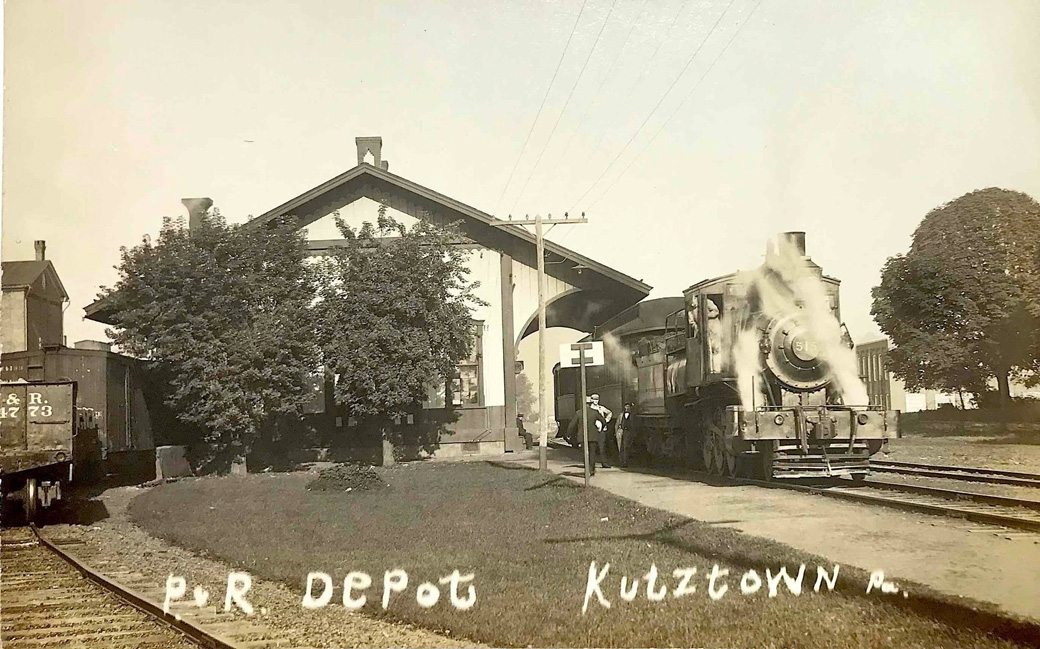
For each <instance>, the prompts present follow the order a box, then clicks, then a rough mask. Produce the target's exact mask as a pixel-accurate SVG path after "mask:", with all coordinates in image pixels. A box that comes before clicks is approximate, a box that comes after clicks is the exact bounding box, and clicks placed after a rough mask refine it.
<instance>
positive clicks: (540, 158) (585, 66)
mask: <svg viewBox="0 0 1040 649" xmlns="http://www.w3.org/2000/svg"><path fill="white" fill-rule="evenodd" d="M615 6H617V0H613V2H611V4H610V11H608V12H607V17H606V18H604V19H603V24H602V25H601V26H600V28H599V33H598V34H596V41H595V42H594V43H593V44H592V49H590V50H589V55H588V56H586V57H585V63H583V64H582V66H581V72H579V73H578V78H577V79H576V80H575V81H574V85H573V86H571V91H570V93H569V94H568V95H567V100H566V101H565V102H564V103H563V110H561V111H560V115H559V117H557V118H556V123H555V124H553V127H552V131H550V132H549V138H548V139H547V140H546V141H545V144H544V145H543V146H542V150H541V152H539V154H538V159H537V160H535V163H534V166H533V167H531V173H529V174H528V175H527V180H525V181H524V186H523V187H522V188H521V189H520V193H519V194H517V196H516V200H515V201H513V207H511V208H510V211H512V210H514V209H516V205H517V203H519V202H520V199H521V198H523V195H524V192H525V191H527V185H528V183H530V182H531V177H532V176H534V172H535V170H536V169H538V165H539V164H541V162H542V156H544V155H545V151H546V149H548V148H549V143H550V142H552V139H553V135H555V134H556V128H557V127H558V126H559V125H560V121H561V120H562V119H563V116H564V114H565V113H566V112H567V107H568V106H570V103H571V98H572V97H573V96H574V91H575V90H576V89H577V88H578V84H579V83H581V79H582V77H583V76H585V68H587V67H588V65H589V61H590V60H591V59H592V55H593V54H594V53H595V51H596V47H597V46H598V45H599V41H600V37H602V36H603V31H604V30H605V29H606V27H607V23H608V22H610V16H611V15H612V14H613V13H614V7H615Z"/></svg>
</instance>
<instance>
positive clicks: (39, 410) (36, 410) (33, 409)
mask: <svg viewBox="0 0 1040 649" xmlns="http://www.w3.org/2000/svg"><path fill="white" fill-rule="evenodd" d="M25 409H26V411H28V413H29V416H30V417H35V416H37V415H39V416H40V417H50V416H52V415H53V414H54V408H52V407H51V406H26V408H25ZM14 410H18V408H14ZM12 416H13V415H12Z"/></svg>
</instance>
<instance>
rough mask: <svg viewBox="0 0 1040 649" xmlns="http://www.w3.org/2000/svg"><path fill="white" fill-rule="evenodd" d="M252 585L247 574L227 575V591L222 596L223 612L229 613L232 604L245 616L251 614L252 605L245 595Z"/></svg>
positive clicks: (232, 573) (235, 573)
mask: <svg viewBox="0 0 1040 649" xmlns="http://www.w3.org/2000/svg"><path fill="white" fill-rule="evenodd" d="M252 585H253V579H252V577H250V576H249V573H248V572H231V573H228V578H227V590H226V591H225V594H224V612H225V613H227V612H229V611H231V603H232V602H234V603H235V605H236V606H238V608H240V609H242V612H243V613H245V614H246V615H252V614H253V605H252V604H250V603H249V601H248V600H246V593H248V592H249V589H250V587H251V586H252Z"/></svg>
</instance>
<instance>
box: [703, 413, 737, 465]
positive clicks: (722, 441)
mask: <svg viewBox="0 0 1040 649" xmlns="http://www.w3.org/2000/svg"><path fill="white" fill-rule="evenodd" d="M724 416H725V410H724V409H721V408H717V409H715V410H713V411H712V412H711V413H710V414H709V415H708V417H707V421H706V422H705V427H704V445H703V447H702V449H703V451H702V452H703V456H704V466H705V468H706V469H707V470H708V472H709V473H710V474H711V475H716V476H726V477H730V478H732V477H734V476H736V475H737V456H736V455H734V454H733V453H732V452H731V451H730V450H729V449H727V448H726V435H725V429H724V428H723V425H722V422H723V417H724Z"/></svg>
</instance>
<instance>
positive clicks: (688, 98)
mask: <svg viewBox="0 0 1040 649" xmlns="http://www.w3.org/2000/svg"><path fill="white" fill-rule="evenodd" d="M764 1H765V0H758V2H757V3H756V4H755V6H754V7H752V8H751V11H750V12H748V15H747V16H746V17H745V18H744V21H743V22H741V23H740V26H738V27H737V29H736V31H734V32H733V35H732V36H731V37H730V39H729V40H728V41H727V42H726V45H725V46H723V48H722V49H721V50H720V51H719V53H718V55H717V56H716V57H715V60H713V61H712V62H711V65H709V66H708V68H707V69H706V70H705V71H704V74H702V75H701V77H700V79H698V80H697V83H696V84H694V86H693V87H692V88H691V89H690V91H689V92H688V93H687V94H686V97H685V98H683V100H682V102H681V103H680V104H679V105H678V106H677V107H676V109H675V110H674V111H672V114H671V115H669V116H668V119H667V120H665V121H664V123H662V124H661V126H660V128H658V129H657V131H656V132H655V133H654V135H653V137H651V138H650V139H649V140H648V141H647V143H646V144H645V145H643V148H642V149H640V150H639V153H637V154H636V156H635V157H634V158H632V161H631V162H629V163H628V166H627V167H625V169H624V171H622V172H621V173H620V174H619V175H618V176H617V177H616V178H615V179H614V180H613V181H612V182H611V183H610V184H609V185H608V186H607V188H606V189H605V190H603V193H601V194H600V195H599V197H598V198H596V200H594V201H593V202H592V203H590V204H589V207H590V208H591V207H592V206H594V205H596V203H599V202H600V201H601V200H603V197H604V196H606V195H607V194H608V193H610V190H611V189H613V188H614V185H616V184H617V183H618V181H620V180H621V178H623V177H624V175H625V174H626V173H628V170H629V169H631V168H632V166H633V165H635V163H636V162H637V161H638V160H639V158H640V157H641V156H642V155H643V153H645V152H646V150H647V149H648V148H650V145H651V144H653V142H654V140H656V139H657V136H658V135H660V134H661V131H663V130H664V129H665V127H666V126H668V124H669V123H670V122H671V121H672V120H673V119H675V116H676V115H677V114H679V111H680V110H682V108H683V106H685V105H686V102H687V101H689V100H690V97H692V96H693V93H694V92H695V91H696V90H697V88H698V87H699V86H700V85H701V82H702V81H704V78H705V77H707V76H708V74H709V73H710V72H711V70H712V68H714V67H715V64H716V63H718V62H719V59H721V58H722V55H723V54H725V53H726V50H727V49H729V46H730V44H731V43H732V42H733V41H734V40H736V38H737V35H739V34H740V31H741V30H742V29H744V25H746V24H747V23H748V21H749V20H751V16H753V15H754V14H755V12H756V11H757V10H758V7H759V6H760V5H761V4H762V3H763V2H764Z"/></svg>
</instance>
